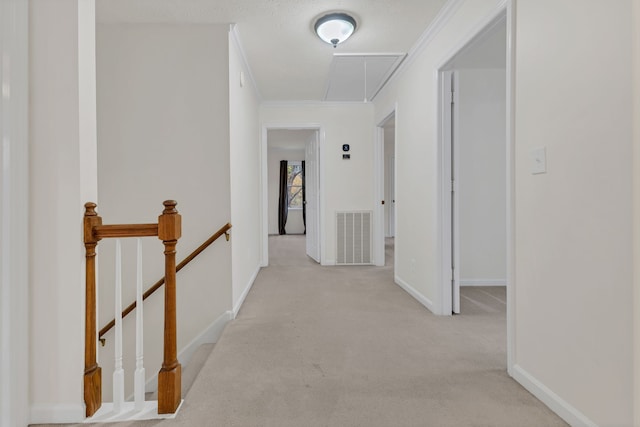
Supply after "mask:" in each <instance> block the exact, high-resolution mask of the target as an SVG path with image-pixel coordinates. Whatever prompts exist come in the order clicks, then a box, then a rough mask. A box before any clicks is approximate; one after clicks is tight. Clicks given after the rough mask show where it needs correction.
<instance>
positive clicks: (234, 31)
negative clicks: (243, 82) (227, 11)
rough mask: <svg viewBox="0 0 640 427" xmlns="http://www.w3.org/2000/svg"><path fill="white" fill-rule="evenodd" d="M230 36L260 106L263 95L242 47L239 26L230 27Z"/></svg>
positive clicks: (232, 25)
mask: <svg viewBox="0 0 640 427" xmlns="http://www.w3.org/2000/svg"><path fill="white" fill-rule="evenodd" d="M229 36H230V38H231V41H232V42H233V44H234V45H235V46H236V49H238V53H239V54H240V59H241V60H242V64H243V65H244V68H245V69H246V70H247V74H249V80H250V81H251V85H252V86H253V90H254V92H255V94H256V98H258V104H260V102H262V95H261V94H260V91H259V90H258V84H257V83H256V79H255V77H254V76H253V71H251V67H250V66H249V61H248V60H247V55H246V53H245V51H244V47H243V46H242V39H241V38H240V33H239V32H238V26H237V25H236V24H231V25H229Z"/></svg>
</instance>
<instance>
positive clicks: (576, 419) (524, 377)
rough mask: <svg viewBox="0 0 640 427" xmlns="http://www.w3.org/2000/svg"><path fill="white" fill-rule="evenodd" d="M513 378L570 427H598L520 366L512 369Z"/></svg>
mask: <svg viewBox="0 0 640 427" xmlns="http://www.w3.org/2000/svg"><path fill="white" fill-rule="evenodd" d="M513 378H514V379H515V380H516V381H518V382H519V383H520V384H522V386H523V387H524V388H526V389H527V390H528V391H529V392H530V393H531V394H533V395H534V396H535V397H537V398H538V399H539V400H540V401H541V402H542V403H544V404H545V405H547V406H548V407H549V409H551V410H552V411H553V412H555V413H556V414H557V415H558V416H559V417H560V418H562V419H563V420H565V421H566V422H567V423H569V424H570V425H571V426H573V427H598V425H597V424H596V423H594V422H593V421H591V420H590V419H589V418H588V417H587V416H586V415H584V414H583V413H582V412H580V411H579V410H578V409H576V408H575V407H573V406H572V405H570V404H569V403H568V402H566V401H565V400H564V399H562V398H561V397H560V396H558V395H557V394H555V393H554V392H553V391H551V390H550V389H549V388H547V387H546V386H545V385H544V384H542V383H541V382H540V381H538V380H537V379H536V378H535V377H534V376H533V375H531V374H530V373H528V372H527V371H525V370H524V369H523V368H522V367H521V366H519V365H515V366H514V367H513Z"/></svg>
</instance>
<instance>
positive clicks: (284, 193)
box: [278, 160, 289, 234]
mask: <svg viewBox="0 0 640 427" xmlns="http://www.w3.org/2000/svg"><path fill="white" fill-rule="evenodd" d="M288 212H289V191H288V189H287V161H286V160H280V199H279V200H278V229H279V231H280V234H287V231H286V230H285V226H286V225H287V213H288Z"/></svg>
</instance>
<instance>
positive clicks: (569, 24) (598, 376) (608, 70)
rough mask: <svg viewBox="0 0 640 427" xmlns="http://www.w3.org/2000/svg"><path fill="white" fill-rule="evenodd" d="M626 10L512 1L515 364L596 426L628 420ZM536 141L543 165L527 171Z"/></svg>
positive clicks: (627, 5)
mask: <svg viewBox="0 0 640 427" xmlns="http://www.w3.org/2000/svg"><path fill="white" fill-rule="evenodd" d="M630 15H631V2H629V1H620V2H602V1H599V0H588V1H583V2H580V5H579V6H577V5H576V3H575V2H573V1H570V0H562V1H540V0H522V1H518V7H517V35H516V40H517V47H516V49H517V53H516V61H517V63H516V70H517V74H516V96H515V99H516V106H515V109H516V124H515V125H516V164H515V170H516V218H515V224H516V248H515V252H516V277H515V279H516V307H515V309H516V313H517V314H516V319H517V323H516V328H517V329H516V334H517V339H516V355H517V364H518V368H519V369H520V372H521V373H523V374H525V373H526V374H529V375H531V377H533V378H535V379H536V380H537V381H539V382H540V383H542V384H543V385H545V386H546V387H548V388H549V389H550V390H552V391H553V392H555V393H556V394H557V395H558V396H560V398H562V399H564V401H565V402H566V403H567V404H569V405H571V406H573V407H574V408H577V410H579V411H580V412H581V413H582V414H584V416H585V417H587V418H588V419H590V420H592V421H593V422H594V423H595V424H596V425H600V426H631V425H632V424H633V418H632V415H633V414H632V410H633V400H634V398H633V386H632V385H633V379H632V376H631V372H632V369H633V363H632V361H633V359H632V357H633V353H632V350H633V342H634V333H633V328H632V325H633V303H632V296H633V294H632V289H633V288H632V280H633V277H632V274H633V257H632V254H633V253H632V224H633V220H632V160H631V159H632V144H631V141H632V129H633V123H634V121H637V120H638V118H637V116H636V117H632V115H631V111H632V110H631V109H632V74H631V57H630V52H631V19H630ZM594 28H597V31H594ZM558 100H562V101H561V102H558ZM541 146H545V147H546V150H547V168H548V172H547V173H546V174H542V175H532V174H531V173H530V171H529V165H530V159H529V152H530V150H532V149H534V148H536V147H541ZM636 262H637V259H636ZM635 336H636V337H637V335H635ZM636 339H637V338H636Z"/></svg>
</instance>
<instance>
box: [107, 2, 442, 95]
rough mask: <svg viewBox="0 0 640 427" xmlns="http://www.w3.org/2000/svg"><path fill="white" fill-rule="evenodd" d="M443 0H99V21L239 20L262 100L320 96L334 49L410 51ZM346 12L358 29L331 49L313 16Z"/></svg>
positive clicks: (179, 21) (389, 51)
mask: <svg viewBox="0 0 640 427" xmlns="http://www.w3.org/2000/svg"><path fill="white" fill-rule="evenodd" d="M445 3H446V0H402V1H398V0H97V1H96V15H97V20H98V22H101V23H161V22H162V23H215V24H231V23H235V24H237V30H238V33H239V35H240V40H241V43H242V46H243V48H244V51H245V54H246V56H247V60H248V62H249V66H250V67H251V70H252V74H253V76H254V79H255V81H256V84H257V86H258V90H259V92H260V94H261V96H262V99H263V100H264V101H320V100H322V99H323V97H324V95H325V92H326V89H327V82H328V78H329V71H330V66H331V61H332V58H333V54H334V53H342V54H344V53H359V54H380V53H407V52H408V51H409V50H410V49H411V47H412V46H413V45H414V43H415V42H416V41H417V40H418V38H419V37H420V35H421V34H422V33H423V32H424V30H425V29H426V28H427V27H428V25H429V24H430V23H431V21H432V20H433V19H434V18H435V17H436V15H437V14H438V12H439V11H440V9H441V8H442V6H443V5H444V4H445ZM336 10H339V11H346V12H349V13H351V14H352V15H353V16H354V17H355V18H356V20H357V22H358V28H357V30H356V32H355V33H354V35H353V36H352V37H351V38H350V39H349V40H347V41H346V42H344V43H343V44H341V45H339V46H338V47H337V48H335V49H334V48H333V47H332V46H331V45H329V44H326V43H324V42H322V41H321V40H320V39H319V38H317V36H316V35H315V34H314V33H313V23H314V22H315V19H316V18H317V17H319V16H321V15H323V14H324V13H326V12H329V11H336Z"/></svg>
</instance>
